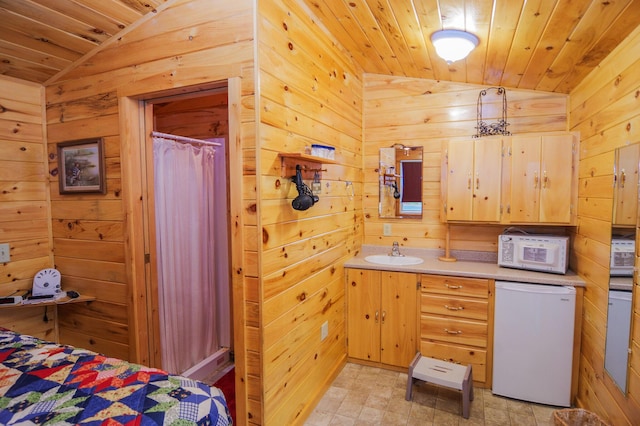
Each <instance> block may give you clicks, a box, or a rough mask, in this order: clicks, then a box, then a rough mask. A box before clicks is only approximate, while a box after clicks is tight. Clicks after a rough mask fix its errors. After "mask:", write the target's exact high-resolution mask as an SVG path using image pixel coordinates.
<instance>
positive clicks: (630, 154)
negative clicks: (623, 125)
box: [604, 144, 640, 394]
mask: <svg viewBox="0 0 640 426" xmlns="http://www.w3.org/2000/svg"><path fill="white" fill-rule="evenodd" d="M639 167H640V144H632V145H627V146H624V147H621V148H618V149H616V152H615V162H614V182H613V190H614V194H613V217H612V220H611V222H612V230H611V257H610V265H609V274H610V279H609V300H608V302H609V303H608V310H607V336H606V346H605V358H604V368H605V370H606V371H607V373H608V374H609V376H611V378H612V379H613V381H614V382H615V383H616V385H617V386H618V387H619V388H620V390H621V391H622V393H623V394H626V393H627V382H628V377H629V346H630V332H631V319H632V304H631V299H632V290H633V287H634V286H633V276H634V274H633V272H634V265H635V259H636V247H635V240H636V222H637V217H638V178H639V175H638V169H639Z"/></svg>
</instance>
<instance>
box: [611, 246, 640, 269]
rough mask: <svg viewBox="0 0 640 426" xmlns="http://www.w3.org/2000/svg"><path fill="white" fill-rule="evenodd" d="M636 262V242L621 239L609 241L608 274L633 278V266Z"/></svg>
mask: <svg viewBox="0 0 640 426" xmlns="http://www.w3.org/2000/svg"><path fill="white" fill-rule="evenodd" d="M635 261H636V242H635V240H627V239H623V238H613V239H612V240H611V263H610V265H609V273H610V274H611V275H612V276H618V277H627V276H628V277H631V276H633V265H634V264H635Z"/></svg>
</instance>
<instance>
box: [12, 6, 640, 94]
mask: <svg viewBox="0 0 640 426" xmlns="http://www.w3.org/2000/svg"><path fill="white" fill-rule="evenodd" d="M211 1H214V0H211ZM219 1H226V0H219ZM261 1H264V0H261ZM298 1H301V2H303V3H304V4H306V6H307V7H308V9H309V10H310V11H312V12H313V14H314V15H316V16H317V17H318V18H319V21H320V22H319V23H320V25H322V26H324V27H326V28H327V29H328V30H329V31H330V32H331V33H332V34H333V35H334V37H336V39H337V41H338V42H339V43H340V44H341V45H343V46H344V47H345V48H346V50H347V51H348V52H349V54H350V55H351V56H352V57H353V59H354V60H355V61H356V62H357V63H358V64H360V66H361V68H362V69H363V71H364V72H367V73H377V74H387V75H398V76H408V77H416V78H428V79H436V80H447V81H455V82H466V83H475V84H483V85H493V86H495V85H501V86H505V87H511V88H521V89H534V90H543V91H554V92H560V93H569V92H570V91H571V90H572V89H573V88H574V87H575V86H576V85H577V84H578V83H579V82H580V81H581V80H582V79H583V78H584V77H585V76H586V75H587V74H588V73H589V72H590V70H591V69H593V67H595V66H597V65H598V64H599V63H600V61H601V60H602V59H603V58H604V57H606V56H607V55H608V54H609V53H610V52H611V51H612V50H613V49H614V48H615V47H616V46H618V45H619V44H620V43H621V42H622V41H623V40H624V39H625V37H627V36H628V35H629V34H630V33H631V31H633V30H634V29H635V28H636V27H638V25H640V0H298ZM172 2H173V0H168V1H167V2H166V4H169V3H172ZM166 4H165V0H146V1H144V0H0V22H2V25H1V26H0V73H2V74H5V75H9V76H12V77H16V78H20V79H23V80H28V81H34V82H39V83H45V82H46V81H47V80H49V79H50V78H51V77H53V76H55V75H56V74H58V73H59V72H61V71H63V70H65V69H66V68H68V67H70V66H72V64H73V63H74V62H76V61H78V60H82V57H83V56H84V55H87V54H89V52H91V51H92V50H93V49H97V48H99V46H100V45H101V44H103V43H105V42H106V41H107V40H109V39H110V38H111V37H114V36H117V35H118V34H121V32H122V31H127V30H128V29H130V27H132V26H135V25H137V24H136V23H137V22H139V21H140V20H146V19H152V18H153V15H154V14H156V13H158V9H161V8H162V7H163V6H166ZM263 4H264V3H263ZM265 7H266V6H265ZM440 29H459V30H466V31H468V32H471V33H473V34H475V35H476V36H477V37H478V38H479V39H480V43H479V45H478V47H477V48H476V49H475V50H474V51H473V52H472V53H471V54H470V55H469V57H468V58H467V59H465V60H462V61H458V62H454V63H453V64H447V63H446V62H445V61H443V60H442V59H440V58H438V57H437V56H436V54H435V50H434V48H433V46H432V44H431V42H430V36H431V34H432V33H433V32H434V31H437V30H440Z"/></svg>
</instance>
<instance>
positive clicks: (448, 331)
mask: <svg viewBox="0 0 640 426" xmlns="http://www.w3.org/2000/svg"><path fill="white" fill-rule="evenodd" d="M444 332H445V333H447V334H462V331H461V330H449V329H448V328H445V329H444Z"/></svg>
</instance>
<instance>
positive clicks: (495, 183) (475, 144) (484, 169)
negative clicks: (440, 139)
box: [446, 138, 502, 222]
mask: <svg viewBox="0 0 640 426" xmlns="http://www.w3.org/2000/svg"><path fill="white" fill-rule="evenodd" d="M501 164H502V139H497V138H492V139H483V140H468V139H467V140H452V141H449V144H448V149H447V166H446V167H447V175H446V180H447V190H446V194H447V210H446V219H447V220H448V221H479V222H498V221H499V220H500V180H501V170H502V165H501Z"/></svg>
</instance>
